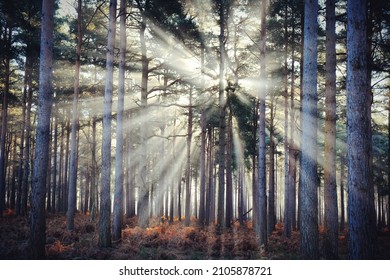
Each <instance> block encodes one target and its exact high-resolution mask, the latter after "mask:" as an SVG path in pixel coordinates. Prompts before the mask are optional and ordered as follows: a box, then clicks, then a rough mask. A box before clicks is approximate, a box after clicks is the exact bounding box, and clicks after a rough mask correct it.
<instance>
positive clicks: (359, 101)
mask: <svg viewBox="0 0 390 280" xmlns="http://www.w3.org/2000/svg"><path fill="white" fill-rule="evenodd" d="M366 4H367V3H366V1H365V0H362V1H348V5H347V20H348V27H349V28H348V33H347V49H348V56H347V69H348V72H347V147H348V222H349V244H348V245H349V257H350V258H351V259H371V258H373V256H374V230H375V224H374V223H375V219H373V217H374V215H375V209H374V190H373V184H372V148H371V94H370V81H369V80H367V70H368V65H367V64H368V61H367V51H368V50H367V46H366V43H367V42H366V40H367V10H366V9H367V5H366Z"/></svg>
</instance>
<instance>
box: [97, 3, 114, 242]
mask: <svg viewBox="0 0 390 280" xmlns="http://www.w3.org/2000/svg"><path fill="white" fill-rule="evenodd" d="M116 6H117V1H116V0H110V15H109V26H108V40H107V57H106V85H105V92H104V112H103V139H102V169H101V170H102V171H101V184H102V185H101V189H100V217H99V247H111V197H110V196H111V194H110V189H111V188H110V185H111V122H112V93H113V74H114V73H113V72H114V48H115V29H116Z"/></svg>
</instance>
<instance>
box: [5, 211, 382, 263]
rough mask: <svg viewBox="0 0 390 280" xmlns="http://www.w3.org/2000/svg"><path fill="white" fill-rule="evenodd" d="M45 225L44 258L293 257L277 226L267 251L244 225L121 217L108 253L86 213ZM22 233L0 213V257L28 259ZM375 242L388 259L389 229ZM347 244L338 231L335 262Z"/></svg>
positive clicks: (290, 242)
mask: <svg viewBox="0 0 390 280" xmlns="http://www.w3.org/2000/svg"><path fill="white" fill-rule="evenodd" d="M192 223H193V224H195V221H192ZM46 226H47V231H46V255H47V259H62V260H66V259H72V260H80V259H113V260H120V259H142V260H167V259H174V260H184V259H190V260H204V259H222V260H223V259H227V260H231V259H244V260H247V259H285V260H291V259H293V260H294V259H299V232H298V231H293V233H292V237H291V238H290V239H285V238H284V236H283V226H282V225H281V224H278V225H277V226H276V230H275V231H274V232H273V234H272V235H271V236H270V237H269V241H268V248H267V250H264V249H263V248H260V247H259V246H258V243H257V240H256V236H255V234H254V231H253V229H252V225H251V224H250V223H248V224H246V225H245V226H240V225H239V224H238V223H236V224H234V226H233V227H232V228H231V229H229V230H226V231H225V232H224V233H223V234H221V235H219V236H218V235H216V233H215V228H214V227H208V228H205V229H200V228H198V227H196V226H190V227H184V225H183V224H182V222H179V221H175V222H174V223H173V224H168V223H167V222H161V221H160V220H158V221H157V220H154V221H151V223H150V228H147V229H142V228H140V227H138V226H137V224H136V220H135V219H127V220H125V227H124V229H123V231H122V240H121V241H120V242H117V243H114V244H113V246H112V248H109V249H99V247H98V246H97V241H98V234H97V224H96V222H91V221H90V217H89V216H88V215H83V214H76V218H75V229H74V231H68V230H67V229H66V217H65V215H61V214H56V215H53V214H49V215H47V220H46ZM28 235H29V227H28V224H27V219H26V218H25V217H16V216H15V215H14V213H13V212H12V211H7V212H5V213H4V217H3V218H0V259H3V260H6V259H8V260H12V259H29V256H28V255H27V254H26V252H27V241H28ZM377 238H378V246H377V247H378V248H377V253H376V256H375V258H376V259H386V260H390V234H389V230H388V229H387V228H386V229H384V230H383V231H378V235H377ZM321 239H322V230H321V228H320V241H321ZM347 240H348V232H347V231H344V232H342V233H340V236H339V253H340V258H341V259H346V258H347V257H348V245H347V243H348V242H347Z"/></svg>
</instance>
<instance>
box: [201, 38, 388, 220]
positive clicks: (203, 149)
mask: <svg viewBox="0 0 390 280" xmlns="http://www.w3.org/2000/svg"><path fill="white" fill-rule="evenodd" d="M204 49H205V48H204V45H202V46H201V72H202V94H205V93H204V78H203V73H204V65H205V50H204ZM200 114H201V115H200V129H201V135H200V137H201V140H200V194H199V220H198V221H199V225H200V226H201V227H203V226H204V225H205V218H206V217H205V215H206V205H205V204H206V203H205V201H206V197H205V196H206V131H207V130H206V129H207V128H206V109H205V107H204V106H202V108H201V113H200ZM389 119H390V117H389Z"/></svg>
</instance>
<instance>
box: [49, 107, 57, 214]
mask: <svg viewBox="0 0 390 280" xmlns="http://www.w3.org/2000/svg"><path fill="white" fill-rule="evenodd" d="M55 108H56V107H55V105H54V110H55ZM53 118H54V128H53V129H54V136H53V137H54V139H53V146H54V147H53V179H52V182H53V191H52V193H51V195H52V197H51V204H52V205H51V211H52V213H55V212H56V211H57V208H56V206H57V204H56V193H57V158H58V157H57V145H58V118H57V116H55V115H54V116H53Z"/></svg>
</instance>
